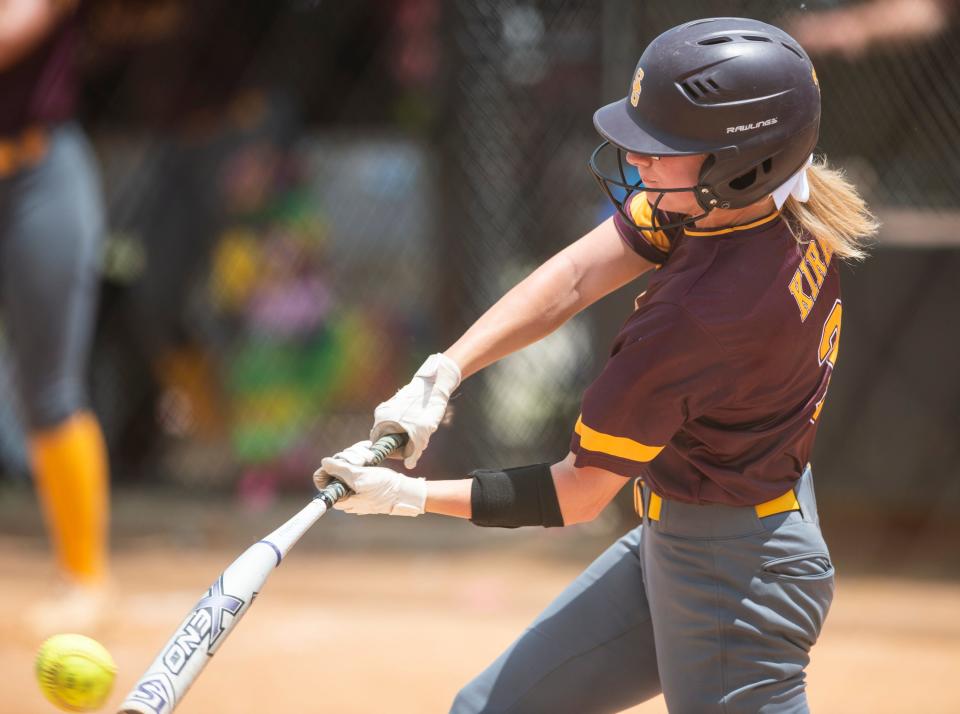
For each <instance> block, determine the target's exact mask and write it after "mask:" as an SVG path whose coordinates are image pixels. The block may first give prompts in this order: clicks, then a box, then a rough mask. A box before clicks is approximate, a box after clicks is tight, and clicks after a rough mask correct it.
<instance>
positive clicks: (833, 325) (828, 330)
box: [810, 300, 843, 424]
mask: <svg viewBox="0 0 960 714" xmlns="http://www.w3.org/2000/svg"><path fill="white" fill-rule="evenodd" d="M842 317H843V304H842V303H841V302H840V300H837V301H836V302H834V303H833V307H832V308H831V309H830V314H829V315H827V320H826V322H824V323H823V332H822V333H821V334H820V349H819V350H818V351H817V359H818V360H819V362H820V366H821V367H822V366H823V365H830V372H831V376H832V373H833V368H834V367H835V366H836V364H837V354H838V353H839V352H840V322H841V319H842ZM829 388H830V377H827V389H829ZM826 398H827V390H826V389H824V390H823V396H822V397H820V401H818V402H817V407H816V409H814V410H813V416H812V417H810V423H811V424H812V423H813V422H815V421H816V420H817V417H819V416H820V410H821V409H823V402H824V400H826Z"/></svg>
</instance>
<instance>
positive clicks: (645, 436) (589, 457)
mask: <svg viewBox="0 0 960 714" xmlns="http://www.w3.org/2000/svg"><path fill="white" fill-rule="evenodd" d="M728 370H729V364H728V362H727V360H726V358H725V353H724V351H723V349H722V348H721V347H720V345H719V344H718V343H717V342H716V340H714V338H713V337H712V336H711V335H710V334H709V333H707V332H706V331H705V330H704V329H703V328H702V327H701V326H700V325H699V323H697V322H696V321H695V320H694V319H693V317H691V316H690V315H689V314H688V313H687V312H686V311H685V310H684V309H683V308H680V307H678V306H675V305H670V304H664V303H656V304H654V305H650V306H648V307H645V308H643V309H641V310H640V311H638V312H637V313H634V315H633V317H631V320H630V322H629V323H628V325H627V326H626V327H625V328H624V331H623V332H622V333H621V335H620V338H619V339H618V341H617V344H616V345H615V346H614V350H613V354H612V355H611V356H610V359H609V360H608V361H607V364H606V365H605V366H604V369H603V372H601V374H600V376H599V377H597V379H596V380H595V381H594V382H593V383H592V384H591V385H590V386H589V387H588V388H587V390H586V392H585V393H584V396H583V401H582V404H581V410H580V417H579V418H578V419H577V424H576V427H575V428H574V433H573V436H572V438H571V445H570V450H571V451H572V452H573V453H574V455H575V457H576V460H575V465H576V466H596V467H599V468H603V469H606V470H608V471H613V472H614V473H618V474H620V475H622V476H630V477H632V476H638V475H640V472H641V467H642V465H643V464H645V463H647V462H650V461H652V460H653V459H655V458H656V457H657V455H658V454H659V453H660V452H661V451H662V450H663V449H664V447H665V446H666V444H667V443H668V442H669V441H670V439H671V438H672V437H673V436H674V434H675V433H676V432H677V431H678V430H679V429H680V428H681V427H682V426H683V424H684V423H685V422H686V421H687V420H690V419H694V418H696V417H698V416H700V415H701V414H702V413H703V412H704V410H706V409H708V408H709V406H710V405H711V404H714V403H716V402H717V400H719V399H722V398H723V395H724V392H725V390H726V389H728V388H729V385H730V384H731V382H732V380H731V379H729V378H728V377H727V374H726V373H727V372H728Z"/></svg>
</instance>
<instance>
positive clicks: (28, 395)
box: [0, 0, 109, 631]
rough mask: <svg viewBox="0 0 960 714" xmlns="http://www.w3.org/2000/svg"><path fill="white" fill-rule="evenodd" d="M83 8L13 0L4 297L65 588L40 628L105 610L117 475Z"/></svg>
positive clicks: (6, 92) (7, 17)
mask: <svg viewBox="0 0 960 714" xmlns="http://www.w3.org/2000/svg"><path fill="white" fill-rule="evenodd" d="M78 22H79V18H78V3H77V2H75V1H70V0H63V1H53V0H16V1H13V2H10V1H7V2H3V3H0V297H2V318H3V325H4V329H5V332H6V334H7V344H8V347H9V350H10V351H11V353H12V355H13V358H14V363H15V367H16V383H17V387H18V392H19V396H20V400H21V402H22V408H23V411H24V418H25V421H26V426H27V430H28V442H29V443H28V451H29V458H30V464H31V467H32V471H33V476H34V480H35V483H36V488H37V493H38V495H39V499H40V503H41V506H42V508H43V512H44V515H45V519H46V525H47V531H48V535H49V538H50V541H51V543H52V545H53V550H54V552H55V553H56V558H57V564H58V567H59V572H60V575H61V576H62V579H63V584H64V588H65V592H61V593H57V594H56V595H55V596H53V597H51V598H50V599H49V600H47V601H44V602H41V603H40V604H39V605H38V606H37V607H36V608H35V609H34V610H33V611H32V612H31V613H30V616H29V619H30V620H31V624H32V625H33V626H34V627H35V628H36V629H38V630H41V631H56V630H59V629H63V628H66V627H69V628H70V629H73V630H81V631H82V630H84V629H87V628H89V627H92V626H94V625H95V624H96V622H97V621H98V620H99V618H100V616H101V614H102V607H103V600H104V593H105V583H106V578H107V567H108V566H107V548H108V545H107V542H108V527H109V526H108V523H109V471H108V462H107V457H106V450H105V447H104V441H103V436H102V434H101V430H100V425H99V423H98V421H97V418H96V417H95V416H94V415H93V413H92V412H91V411H89V409H88V407H87V391H86V388H85V384H84V381H85V379H84V375H85V371H86V363H87V355H88V352H89V347H90V339H91V333H92V328H93V317H94V313H95V307H96V301H97V286H98V279H99V268H98V264H99V259H100V248H101V241H102V236H103V231H104V218H103V206H102V200H101V195H100V184H99V177H98V174H97V169H96V166H95V162H94V157H93V154H92V151H91V149H90V146H89V145H88V143H87V140H86V138H85V136H84V134H83V132H82V131H81V129H80V128H79V127H78V126H77V124H76V123H74V121H73V115H74V109H75V102H76V94H77V76H76V48H77V42H78Z"/></svg>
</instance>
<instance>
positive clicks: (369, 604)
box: [0, 508, 960, 714]
mask: <svg viewBox="0 0 960 714" xmlns="http://www.w3.org/2000/svg"><path fill="white" fill-rule="evenodd" d="M0 510H2V509H0ZM119 510H120V514H119V515H120V518H119V520H120V521H121V522H120V523H119V524H118V528H117V530H118V531H120V532H121V535H120V536H119V537H118V538H115V540H117V541H118V544H117V547H116V556H115V560H114V579H115V599H114V607H113V608H112V610H111V617H110V620H109V622H108V623H107V624H106V626H105V627H104V628H103V629H101V630H100V631H99V632H97V633H91V634H95V636H97V638H98V639H99V640H100V641H101V642H103V644H104V645H106V647H107V648H108V649H109V650H110V651H111V652H112V653H113V656H114V658H115V660H116V661H117V664H118V667H119V675H118V679H117V683H116V687H115V690H114V692H113V695H112V696H111V698H110V702H109V706H108V707H107V708H106V709H105V711H114V710H115V707H116V706H117V705H118V704H119V702H120V701H121V700H122V698H123V696H124V695H125V694H126V692H127V691H128V690H129V689H130V687H131V685H132V684H133V683H134V682H135V681H136V679H137V678H138V677H139V675H140V674H141V673H142V672H143V670H144V669H145V667H146V666H147V665H148V664H149V663H150V661H151V660H152V659H153V657H154V656H155V654H156V652H157V651H158V649H159V648H160V646H161V645H162V644H163V643H164V642H165V641H166V639H167V637H168V636H169V635H170V634H171V632H172V629H173V628H174V627H175V626H176V625H177V624H178V623H179V622H180V620H181V619H182V618H183V616H184V615H185V614H186V612H187V611H188V610H189V608H190V607H191V606H192V605H193V603H194V602H195V601H196V600H197V598H198V597H199V596H200V595H201V594H202V593H203V591H205V589H206V587H207V586H208V585H209V584H210V582H211V581H212V580H213V579H214V578H215V577H216V576H217V574H218V573H219V572H220V571H221V570H222V569H223V568H224V567H225V566H226V565H227V564H228V563H229V562H230V561H231V560H232V559H233V558H234V557H235V556H236V555H237V554H238V553H239V552H240V551H242V550H243V548H244V543H249V542H251V541H252V540H256V539H257V538H259V535H263V534H265V533H266V532H267V531H269V530H270V529H271V527H269V525H268V524H270V523H272V525H279V522H282V521H283V520H284V519H285V517H286V516H285V515H283V514H284V512H286V513H290V512H292V511H291V510H290V509H289V508H288V509H286V511H284V509H282V508H280V509H278V510H277V511H276V512H270V513H266V514H260V515H259V516H250V517H248V518H241V519H238V517H237V515H236V514H235V513H234V514H233V516H232V517H231V516H230V515H229V512H228V511H225V512H224V513H221V514H220V515H218V516H217V515H214V516H210V517H209V519H208V520H207V521H204V522H203V524H201V525H200V526H196V527H195V530H192V531H191V530H190V529H185V528H183V527H181V528H178V529H176V530H175V531H174V532H171V533H164V532H163V531H162V530H156V531H154V532H150V529H149V527H146V526H144V525H143V523H142V522H139V521H137V519H136V518H134V517H133V516H131V515H127V516H124V515H123V513H124V509H122V508H121V509H119ZM294 510H295V509H294ZM125 517H126V518H128V519H129V521H128V522H126V523H124V518H125ZM179 518H181V519H182V520H183V521H184V522H194V523H195V524H196V522H197V521H203V519H192V516H191V514H190V513H182V512H181V513H180V514H179ZM278 518H279V520H278ZM210 519H212V520H210ZM238 520H240V521H242V522H243V526H242V527H236V528H232V527H231V526H230V525H229V524H232V523H233V522H234V521H238ZM362 520H363V519H348V518H347V517H344V516H343V515H342V514H339V513H332V514H328V516H327V517H325V518H324V519H323V520H321V521H320V523H318V524H317V526H315V528H314V530H313V531H312V532H311V533H310V534H308V537H307V538H305V540H304V542H302V543H301V544H300V546H298V547H297V548H295V549H294V551H293V552H292V553H291V554H290V555H289V556H288V558H287V560H285V562H284V563H283V564H282V566H281V567H280V568H279V569H278V570H276V571H275V572H274V574H273V576H272V577H271V579H270V580H269V581H268V583H267V586H266V587H265V588H264V590H263V592H262V593H261V595H260V596H259V598H258V599H257V602H256V603H255V604H254V606H253V607H252V609H251V610H250V612H249V613H248V614H247V616H246V617H245V619H244V621H243V622H242V623H241V624H240V625H239V627H238V628H237V630H236V631H235V632H234V633H233V635H232V636H231V638H230V640H229V641H227V642H226V644H225V645H224V646H223V647H222V648H221V649H220V651H219V652H218V654H217V655H216V657H215V658H214V659H213V661H211V663H210V665H209V666H208V667H207V670H206V671H205V673H204V674H203V675H202V676H201V678H200V679H199V680H198V682H197V684H196V685H195V686H194V687H193V689H192V690H191V691H190V692H189V694H188V695H187V696H186V698H185V699H184V700H183V703H182V705H181V706H180V707H179V708H178V710H177V711H178V713H180V714H190V713H191V712H193V713H199V712H206V713H209V712H229V713H231V714H246V713H250V714H254V713H256V714H266V713H272V712H283V711H296V712H318V713H319V712H336V713H337V714H354V713H357V714H360V713H368V712H391V713H393V714H408V713H409V714H413V713H417V714H422V713H425V712H444V711H446V708H447V706H448V705H449V703H450V701H451V699H452V697H453V696H454V694H455V692H456V691H457V689H458V687H459V686H460V685H461V684H462V683H464V682H466V681H467V680H469V679H470V677H471V676H472V675H473V674H475V673H476V672H478V671H479V670H480V669H482V668H483V667H484V666H485V665H486V664H487V663H488V662H489V661H490V660H491V659H492V658H493V657H494V656H496V655H497V654H498V653H499V652H500V651H501V650H502V649H503V647H505V646H506V645H507V644H508V643H509V642H510V641H511V640H512V638H513V637H514V636H515V635H516V634H517V633H519V632H520V631H521V629H522V628H523V627H524V625H525V624H526V623H527V622H528V621H529V620H530V619H531V618H532V617H533V616H535V615H536V614H537V612H539V611H540V610H541V609H542V608H543V607H544V606H545V605H546V604H547V603H548V602H549V601H550V599H551V598H552V597H553V596H554V595H555V594H556V593H557V592H559V591H560V590H561V589H562V587H563V586H564V585H565V584H566V583H567V582H568V581H569V580H570V579H572V578H573V577H574V576H575V575H576V574H577V573H578V572H579V570H580V569H581V568H582V567H583V566H584V565H585V564H586V563H588V562H589V561H590V560H591V559H592V557H593V556H594V555H596V554H597V553H599V552H600V550H602V548H603V544H604V542H605V541H607V540H612V538H609V539H608V538H606V537H605V536H603V534H599V533H597V532H596V531H591V530H586V529H584V530H580V529H579V528H577V529H564V531H566V532H559V531H558V532H556V533H554V532H543V531H540V532H538V533H536V534H532V535H522V534H517V533H505V532H498V534H497V535H495V536H477V535H476V532H477V531H479V529H472V528H471V527H469V526H467V525H466V524H454V525H453V526H450V525H447V524H440V523H438V522H432V525H430V524H428V525H427V526H425V527H421V526H420V523H422V522H423V521H424V520H429V519H418V523H416V524H412V523H411V522H405V523H402V524H396V523H395V522H396V521H397V520H398V519H392V521H393V522H392V523H389V524H387V523H385V521H386V520H387V519H377V520H376V521H375V522H374V521H370V520H367V521H366V524H359V525H358V521H362ZM404 520H405V519H404ZM264 526H267V527H264ZM258 529H259V530H258ZM4 530H5V531H6V530H10V529H4ZM12 530H13V531H14V532H13V533H6V534H2V535H0V573H2V588H0V613H3V615H2V619H0V667H2V671H3V672H4V675H5V677H4V679H5V682H6V687H5V690H6V691H5V694H4V697H3V700H2V701H0V712H3V713H7V712H9V713H10V714H34V713H37V714H39V713H40V712H52V711H55V710H54V709H53V708H52V707H51V706H50V705H49V704H47V703H46V701H45V700H44V699H43V698H42V695H41V694H40V691H39V689H38V687H37V686H36V683H35V681H34V678H33V671H32V667H33V657H34V654H35V652H36V649H37V647H38V646H39V644H40V639H39V638H38V637H37V636H36V635H34V634H32V633H30V632H28V631H27V629H26V627H25V625H24V624H23V623H22V621H21V617H20V614H21V613H23V612H24V610H25V608H26V607H28V606H29V605H30V604H31V603H32V602H34V601H35V600H37V599H39V598H40V597H42V596H43V595H44V594H45V593H46V592H47V591H48V590H47V589H48V588H49V587H50V584H51V582H52V569H51V566H50V564H49V558H48V556H47V553H46V550H45V546H44V543H43V540H42V537H40V534H39V533H37V532H26V533H22V532H16V531H17V528H16V527H14V528H13V529H12ZM413 533H417V536H416V537H414V536H412V535H411V534H413ZM487 533H489V531H487ZM251 534H259V535H256V537H253V538H250V539H249V540H247V541H244V540H243V539H244V538H246V537H248V536H250V535H251ZM361 534H362V535H361ZM354 536H356V537H354ZM417 538H423V539H429V540H425V541H424V543H420V542H419V541H417ZM477 538H480V539H481V540H482V542H483V543H484V547H482V548H481V547H478V545H477V544H478V543H479V542H481V541H478V540H477ZM841 565H842V564H841ZM841 572H842V567H841ZM958 615H960V583H958V582H956V581H936V580H929V581H919V580H908V579H899V578H892V577H877V576H867V575H851V576H845V577H841V579H840V581H839V584H838V592H837V596H836V600H835V602H834V606H833V609H832V611H831V613H830V616H829V619H828V620H827V624H826V628H825V631H824V634H823V636H822V638H821V640H820V642H819V643H818V644H817V646H816V648H815V650H814V652H813V660H812V664H811V666H810V668H809V670H808V672H809V678H808V681H809V695H810V700H811V704H812V708H813V710H814V711H818V712H844V713H846V712H871V713H872V714H883V713H885V712H890V713H891V714H892V713H894V712H897V713H899V712H905V711H915V712H925V713H927V714H934V713H936V712H944V713H946V712H958V711H960V676H958V675H960V617H958ZM630 711H632V712H640V713H644V714H652V713H653V712H663V711H665V707H664V704H663V700H662V699H660V698H658V699H655V700H653V701H650V702H647V703H645V704H643V705H640V706H638V707H636V708H634V709H632V710H630Z"/></svg>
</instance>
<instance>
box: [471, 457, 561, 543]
mask: <svg viewBox="0 0 960 714" xmlns="http://www.w3.org/2000/svg"><path fill="white" fill-rule="evenodd" d="M470 476H471V477H472V478H473V487H472V489H471V491H470V505H471V508H472V511H471V513H472V516H471V518H470V521H471V522H472V523H473V524H474V525H478V526H493V527H498V528H519V527H520V526H544V527H546V528H552V527H555V526H562V525H563V514H562V513H561V512H560V502H559V501H558V500H557V489H556V486H554V483H553V475H552V474H551V473H550V465H549V464H535V465H533V466H518V467H517V468H513V469H506V470H503V471H492V470H486V469H478V470H477V471H473V472H472V473H471V474H470Z"/></svg>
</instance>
